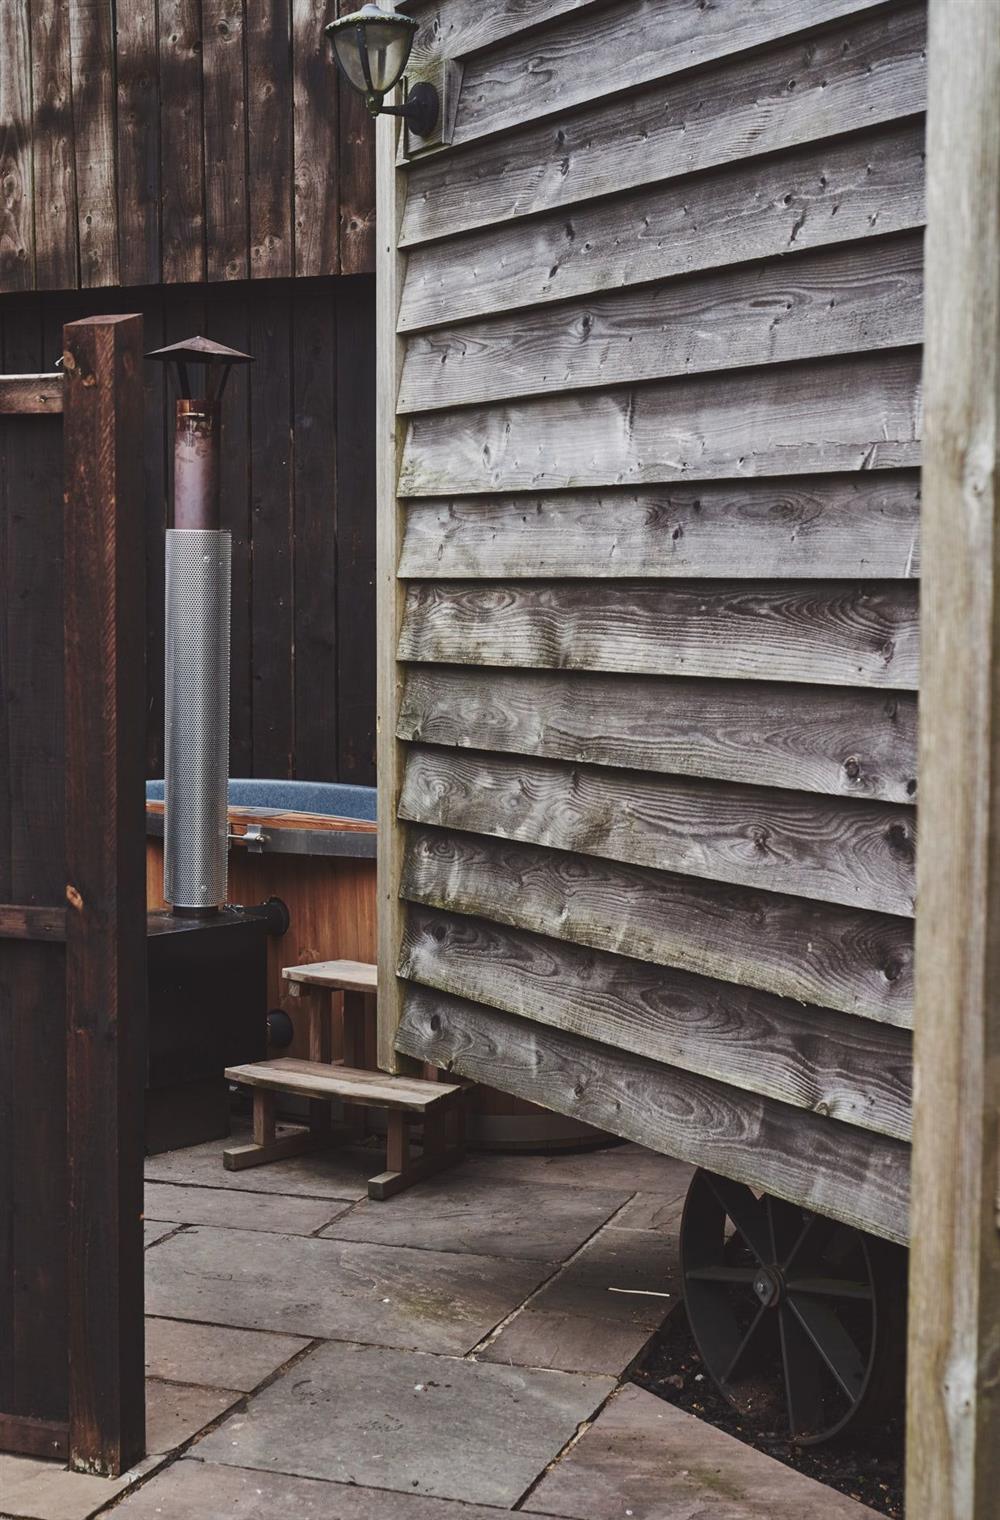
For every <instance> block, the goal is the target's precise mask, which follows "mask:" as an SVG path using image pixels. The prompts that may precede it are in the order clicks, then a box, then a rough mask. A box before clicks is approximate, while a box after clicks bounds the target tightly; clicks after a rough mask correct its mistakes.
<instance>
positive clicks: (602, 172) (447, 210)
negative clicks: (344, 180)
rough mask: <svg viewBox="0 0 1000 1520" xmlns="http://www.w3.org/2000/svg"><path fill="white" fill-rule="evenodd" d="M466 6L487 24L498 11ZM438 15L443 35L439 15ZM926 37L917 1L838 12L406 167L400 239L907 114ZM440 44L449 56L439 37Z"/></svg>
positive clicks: (918, 105) (918, 95) (535, 209)
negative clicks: (828, 23)
mask: <svg viewBox="0 0 1000 1520" xmlns="http://www.w3.org/2000/svg"><path fill="white" fill-rule="evenodd" d="M476 9H477V11H478V15H479V17H480V18H481V21H482V24H484V25H486V26H491V25H492V24H493V13H494V12H495V11H496V10H497V9H498V7H494V6H491V7H490V8H489V10H488V11H487V10H486V9H485V8H483V7H482V6H477V7H476ZM503 9H508V7H504V8H503ZM518 9H519V10H520V11H521V12H522V13H523V12H524V9H525V7H524V6H523V4H519V5H518ZM435 11H436V13H437V14H439V15H440V7H439V6H435ZM444 16H445V17H446V18H448V21H447V22H446V25H447V24H449V23H450V25H451V26H452V28H454V27H455V23H454V22H451V21H450V8H449V10H448V11H446V12H445V13H444ZM926 32H927V27H926V18H925V7H924V5H923V4H922V3H921V4H918V5H907V6H904V7H901V8H897V7H895V6H894V7H892V8H890V9H886V8H884V7H882V8H878V9H875V10H872V11H869V12H868V13H866V14H864V15H862V16H856V15H855V16H851V15H848V16H846V17H845V19H844V21H843V22H842V23H841V24H839V25H836V26H834V27H830V28H829V29H827V30H826V31H823V32H820V33H818V34H817V33H813V34H811V35H809V36H807V37H801V36H797V37H794V38H791V39H789V40H788V41H786V42H781V43H779V44H777V45H776V46H774V47H772V48H769V49H768V51H767V52H766V53H763V54H761V53H754V54H753V55H751V56H750V57H749V58H744V57H737V58H736V59H730V60H726V61H725V62H723V63H722V64H721V65H716V66H714V67H711V68H710V69H702V70H699V71H698V72H697V73H694V74H691V75H688V76H682V77H680V78H677V77H675V76H668V77H667V78H666V79H665V80H664V81H662V82H656V83H654V84H652V85H649V86H647V87H646V88H644V89H643V90H641V92H639V93H637V94H633V95H629V96H625V97H622V96H618V97H615V98H614V99H612V100H604V98H603V95H602V94H598V95H596V96H595V97H594V100H593V101H588V102H587V103H586V104H585V105H583V106H579V107H576V108H574V109H572V110H570V111H567V112H565V113H563V114H561V115H560V116H559V117H558V119H557V120H553V119H552V118H547V119H546V120H545V121H543V122H542V123H540V124H537V125H535V124H533V125H530V126H528V127H524V128H522V129H521V130H520V131H518V132H514V133H510V134H508V135H507V136H505V137H504V139H503V141H502V142H501V143H497V142H496V141H495V140H492V139H491V140H488V141H486V142H484V143H482V144H473V145H470V146H469V147H467V148H465V149H464V150H461V151H459V152H458V153H454V152H452V153H443V154H439V155H437V156H433V157H431V158H430V159H417V160H416V161H415V162H414V163H413V165H412V168H411V170H410V174H409V179H408V187H407V199H406V207H405V211H404V215H403V226H402V233H401V238H400V241H401V244H402V246H404V247H412V246H414V245H415V244H418V243H421V242H426V241H427V240H428V239H431V238H443V237H452V236H454V235H455V234H456V233H459V232H465V231H469V230H470V229H472V228H475V227H495V226H497V225H498V224H499V223H501V222H504V221H509V220H510V219H512V218H514V217H521V216H526V215H532V214H538V213H542V212H546V211H552V210H554V209H555V208H556V207H559V206H563V207H565V206H570V205H573V204H574V203H577V202H581V201H585V200H591V199H593V198H595V197H596V196H600V195H609V194H615V193H619V192H621V191H624V190H629V189H637V188H639V187H640V186H644V185H649V184H653V183H656V182H657V181H663V180H668V179H675V178H677V177H678V176H679V175H682V174H692V173H697V172H699V171H703V170H705V169H710V168H715V167H717V166H719V165H722V164H726V163H731V162H733V161H736V160H741V159H745V158H746V157H747V156H748V155H753V156H754V157H756V156H759V155H761V154H764V153H773V152H775V151H779V150H782V149H786V148H794V147H799V146H801V145H802V144H804V143H807V142H814V141H816V140H818V139H820V138H824V137H832V136H835V135H837V134H839V133H846V132H855V131H857V130H858V129H859V128H861V129H864V128H871V127H874V126H878V125H881V124H883V123H885V122H888V121H892V120H894V119H896V118H898V117H901V116H906V115H910V114H912V113H914V112H917V111H920V110H922V109H923V106H924V101H925V95H926V62H925V58H924V46H925V40H926ZM497 40H499V36H498V37H497ZM440 45H441V46H442V47H443V49H444V51H445V52H446V53H448V55H449V56H454V54H453V53H452V52H451V48H450V47H449V45H448V43H447V42H446V41H445V40H444V38H443V37H442V38H441V43H440ZM470 79H471V71H470Z"/></svg>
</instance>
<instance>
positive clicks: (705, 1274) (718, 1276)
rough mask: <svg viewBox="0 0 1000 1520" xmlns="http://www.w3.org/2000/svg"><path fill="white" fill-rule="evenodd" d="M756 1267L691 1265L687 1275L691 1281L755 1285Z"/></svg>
mask: <svg viewBox="0 0 1000 1520" xmlns="http://www.w3.org/2000/svg"><path fill="white" fill-rule="evenodd" d="M755 1275H756V1268H755V1267H691V1268H689V1270H688V1273H687V1277H688V1281H689V1282H690V1281H691V1280H692V1279H693V1280H694V1281H695V1282H717V1283H747V1284H748V1285H749V1286H751V1287H752V1286H753V1280H754V1277H755Z"/></svg>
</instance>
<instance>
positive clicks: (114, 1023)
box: [64, 316, 146, 1475]
mask: <svg viewBox="0 0 1000 1520" xmlns="http://www.w3.org/2000/svg"><path fill="white" fill-rule="evenodd" d="M64 347H65V354H64V365H65V373H66V382H65V385H66V393H65V457H66V518H65V550H66V600H65V609H66V610H65V630H66V656H65V676H66V761H67V763H66V881H67V886H66V897H67V901H68V904H69V908H68V912H67V925H68V927H67V971H66V996H67V1063H68V1065H67V1084H68V1087H67V1144H68V1159H69V1216H68V1218H69V1223H68V1231H67V1248H68V1253H69V1277H68V1295H67V1296H68V1315H69V1458H70V1465H71V1466H73V1467H75V1468H77V1469H79V1470H82V1471H88V1472H99V1473H107V1474H111V1475H116V1474H118V1473H120V1472H122V1471H123V1470H124V1469H126V1468H128V1467H129V1466H131V1465H132V1464H133V1463H135V1462H136V1461H138V1460H139V1458H140V1457H141V1456H142V1455H143V1452H144V1449H145V1415H144V1384H143V1365H144V1337H143V1263H142V1154H143V1128H142V1103H143V1085H144V1059H145V1024H146V893H145V876H144V849H145V820H144V812H143V808H144V802H143V776H144V767H143V737H144V720H145V701H144V687H145V671H144V636H143V635H144V627H145V622H144V604H145V585H144V577H145V570H144V556H143V501H142V445H141V434H142V414H143V413H142V408H143V401H142V379H141V370H142V319H141V317H138V316H124V317H94V318H90V319H88V320H86V321H82V322H73V323H70V325H69V326H68V327H66V328H65V330H64Z"/></svg>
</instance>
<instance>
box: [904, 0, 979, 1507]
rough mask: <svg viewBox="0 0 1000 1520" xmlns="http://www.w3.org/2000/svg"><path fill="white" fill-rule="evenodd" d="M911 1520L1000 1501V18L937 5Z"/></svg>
mask: <svg viewBox="0 0 1000 1520" xmlns="http://www.w3.org/2000/svg"><path fill="white" fill-rule="evenodd" d="M929 94H930V100H929V113H928V135H929V158H928V192H929V220H928V238H927V290H928V303H927V329H926V386H927V431H926V437H927V448H926V455H925V463H924V512H923V534H924V542H925V555H924V566H925V570H924V575H925V584H924V592H923V594H924V624H923V627H924V640H923V650H922V680H923V708H922V722H921V755H920V794H921V809H922V814H923V826H924V831H925V832H924V836H923V837H924V843H923V844H922V845H921V848H920V854H919V857H918V859H919V868H918V869H919V877H918V881H919V896H918V913H917V928H916V935H917V938H916V962H917V981H916V1010H915V1020H914V1028H915V1037H916V1092H917V1101H916V1108H915V1126H914V1150H913V1183H914V1228H913V1251H912V1257H911V1292H910V1354H909V1409H908V1432H909V1440H908V1443H907V1450H908V1468H907V1514H908V1516H909V1517H910V1520H988V1517H992V1516H995V1515H996V1512H997V1495H998V1492H1000V1213H998V1210H1000V928H998V923H1000V832H998V830H1000V788H998V779H997V723H998V719H1000V633H998V601H1000V572H998V568H997V566H998V559H997V556H998V549H1000V441H998V440H1000V3H998V0H979V3H977V4H975V5H958V6H956V5H953V4H951V3H950V0H932V3H931V34H930V92H929Z"/></svg>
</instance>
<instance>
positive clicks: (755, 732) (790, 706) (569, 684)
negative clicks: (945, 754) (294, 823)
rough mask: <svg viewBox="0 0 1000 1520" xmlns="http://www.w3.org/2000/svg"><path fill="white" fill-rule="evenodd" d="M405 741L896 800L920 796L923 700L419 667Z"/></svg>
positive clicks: (402, 725)
mask: <svg viewBox="0 0 1000 1520" xmlns="http://www.w3.org/2000/svg"><path fill="white" fill-rule="evenodd" d="M396 735H397V738H400V739H408V740H410V741H411V742H413V743H424V744H441V745H449V746H457V747H459V748H462V749H472V750H489V751H492V752H494V753H496V752H500V753H504V754H515V755H537V756H540V757H543V758H546V759H550V760H571V761H574V762H577V763H580V764H585V765H586V764H589V765H606V766H614V767H623V768H626V769H628V770H632V771H641V772H646V773H652V774H666V775H675V776H700V777H709V778H712V779H714V780H717V781H737V782H743V783H746V784H748V785H751V786H769V787H781V788H783V789H785V790H789V791H803V792H821V793H825V794H828V795H831V796H840V797H863V798H872V797H877V798H881V799H882V800H884V801H887V802H903V803H907V802H912V801H913V799H914V797H915V795H916V789H917V783H916V774H917V703H916V698H915V697H914V696H913V695H912V693H903V692H892V693H882V692H869V691H845V690H843V689H841V688H839V687H838V688H830V687H789V686H777V685H771V684H770V683H767V684H765V683H762V682H755V683H747V682H740V681H700V680H696V679H693V678H690V677H687V676H681V677H673V676H604V675H590V674H584V673H566V672H560V673H558V674H555V675H551V674H549V673H548V672H545V671H518V672H510V671H505V670H492V671H490V672H489V674H488V675H485V674H484V673H483V672H481V671H479V670H463V669H455V668H453V667H441V666H430V665H419V666H415V667H414V668H413V669H412V670H410V671H409V673H408V674H407V677H406V684H405V687H404V691H403V698H402V703H401V708H400V715H399V722H398V725H397V729H396Z"/></svg>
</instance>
